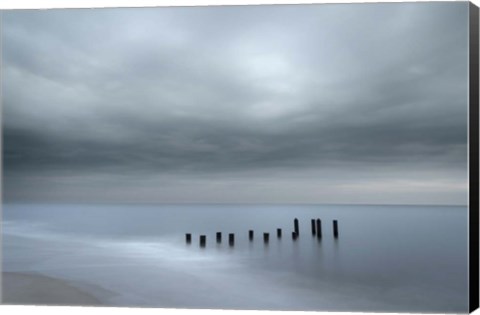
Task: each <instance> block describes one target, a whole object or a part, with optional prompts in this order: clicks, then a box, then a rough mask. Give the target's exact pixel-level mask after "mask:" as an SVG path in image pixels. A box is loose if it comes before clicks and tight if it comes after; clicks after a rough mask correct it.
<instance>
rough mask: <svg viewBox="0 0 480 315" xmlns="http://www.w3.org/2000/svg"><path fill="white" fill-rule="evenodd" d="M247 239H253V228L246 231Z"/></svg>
mask: <svg viewBox="0 0 480 315" xmlns="http://www.w3.org/2000/svg"><path fill="white" fill-rule="evenodd" d="M248 239H249V240H250V241H253V230H249V231H248Z"/></svg>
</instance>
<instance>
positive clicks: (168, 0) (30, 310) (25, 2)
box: [0, 0, 480, 315]
mask: <svg viewBox="0 0 480 315" xmlns="http://www.w3.org/2000/svg"><path fill="white" fill-rule="evenodd" d="M7 1H8V0H7ZM7 1H3V2H0V9H29V8H89V7H146V6H167V5H175V6H192V5H219V4H221V5H244V4H286V3H326V2H328V3H345V2H352V3H359V2H399V1H398V0H397V1H385V0H383V1H371V0H364V1H331V0H330V1H322V0H310V1H305V0H304V1H299V0H244V1H242V0H196V1H195V0H68V1H65V0H37V1H34V0H15V1H13V0H10V1H8V2H7ZM417 1H418V0H417ZM436 1H438V0H436ZM472 2H473V3H475V4H476V5H477V6H480V0H473V1H472ZM0 313H1V314H8V315H10V314H12V315H23V314H52V315H57V314H58V315H60V314H62V315H63V314H66V313H67V314H69V315H80V314H82V315H83V314H92V315H110V314H113V315H134V314H135V315H137V314H139V315H153V314H155V315H157V314H166V315H180V314H186V315H188V314H192V315H206V314H212V315H215V314H219V315H265V314H266V315H294V314H296V315H300V314H308V313H311V312H308V313H307V312H286V311H285V312H283V311H282V312H279V311H223V310H183V309H139V308H111V307H59V306H48V307H46V306H4V305H2V306H0ZM315 314H319V315H320V314H321V315H328V314H332V313H328V312H316V313H315ZM335 314H350V315H352V314H358V313H335ZM363 314H366V315H368V314H370V313H363ZM377 314H382V313H377ZM474 314H476V315H480V311H478V310H477V311H476V312H475V313H474Z"/></svg>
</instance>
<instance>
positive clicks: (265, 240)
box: [263, 233, 270, 243]
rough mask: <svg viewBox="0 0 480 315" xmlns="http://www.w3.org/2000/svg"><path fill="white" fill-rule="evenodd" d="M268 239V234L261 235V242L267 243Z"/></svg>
mask: <svg viewBox="0 0 480 315" xmlns="http://www.w3.org/2000/svg"><path fill="white" fill-rule="evenodd" d="M269 239H270V234H268V233H263V242H264V243H268V241H269Z"/></svg>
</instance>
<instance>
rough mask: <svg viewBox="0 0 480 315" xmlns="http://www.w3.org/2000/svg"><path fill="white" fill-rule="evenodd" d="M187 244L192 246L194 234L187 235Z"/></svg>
mask: <svg viewBox="0 0 480 315" xmlns="http://www.w3.org/2000/svg"><path fill="white" fill-rule="evenodd" d="M185 242H187V244H190V243H191V242H192V234H190V233H187V234H185Z"/></svg>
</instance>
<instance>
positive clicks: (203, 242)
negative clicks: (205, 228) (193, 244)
mask: <svg viewBox="0 0 480 315" xmlns="http://www.w3.org/2000/svg"><path fill="white" fill-rule="evenodd" d="M206 244H207V236H206V235H200V247H205V245H206Z"/></svg>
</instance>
